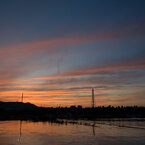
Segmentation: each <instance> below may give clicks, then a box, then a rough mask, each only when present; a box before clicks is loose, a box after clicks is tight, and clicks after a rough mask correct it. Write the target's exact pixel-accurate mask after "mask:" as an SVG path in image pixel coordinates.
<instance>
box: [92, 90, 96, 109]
mask: <svg viewBox="0 0 145 145" xmlns="http://www.w3.org/2000/svg"><path fill="white" fill-rule="evenodd" d="M94 107H95V100H94V88H92V108H94Z"/></svg>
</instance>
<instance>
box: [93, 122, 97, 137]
mask: <svg viewBox="0 0 145 145" xmlns="http://www.w3.org/2000/svg"><path fill="white" fill-rule="evenodd" d="M95 125H96V124H95V121H93V125H92V129H93V135H94V136H95Z"/></svg>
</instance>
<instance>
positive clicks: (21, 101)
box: [21, 93, 23, 103]
mask: <svg viewBox="0 0 145 145" xmlns="http://www.w3.org/2000/svg"><path fill="white" fill-rule="evenodd" d="M21 102H22V103H23V93H22V97H21Z"/></svg>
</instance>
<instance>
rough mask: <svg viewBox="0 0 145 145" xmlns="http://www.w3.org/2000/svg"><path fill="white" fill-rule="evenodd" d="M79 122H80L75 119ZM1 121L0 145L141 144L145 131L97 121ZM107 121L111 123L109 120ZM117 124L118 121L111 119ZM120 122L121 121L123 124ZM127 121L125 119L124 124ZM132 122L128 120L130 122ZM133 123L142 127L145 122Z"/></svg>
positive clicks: (144, 141) (144, 137) (142, 143)
mask: <svg viewBox="0 0 145 145" xmlns="http://www.w3.org/2000/svg"><path fill="white" fill-rule="evenodd" d="M78 122H79V121H78ZM100 123H101V122H97V121H84V122H83V121H80V122H79V123H75V121H72V123H69V122H61V123H52V122H28V121H0V145H18V144H22V145H47V144H51V145H56V144H57V145H68V144H69V145H82V144H83V145H108V144H109V145H113V144H117V145H122V144H123V145H130V144H132V145H137V144H139V145H144V144H145V130H144V129H135V128H125V127H124V128H122V127H118V126H112V125H111V126H110V125H109V122H107V121H106V123H107V124H105V123H104V124H100ZM110 124H113V123H111V122H110ZM114 124H115V125H116V124H120V122H114ZM122 124H123V123H122ZM125 124H127V122H126V123H125ZM130 124H131V123H130ZM133 125H136V126H137V125H139V126H145V123H144V122H136V124H135V122H134V123H133Z"/></svg>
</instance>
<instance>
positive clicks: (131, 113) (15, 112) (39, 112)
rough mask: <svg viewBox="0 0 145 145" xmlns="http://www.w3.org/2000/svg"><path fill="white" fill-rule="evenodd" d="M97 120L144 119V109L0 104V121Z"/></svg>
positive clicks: (131, 107) (15, 103)
mask: <svg viewBox="0 0 145 145" xmlns="http://www.w3.org/2000/svg"><path fill="white" fill-rule="evenodd" d="M98 118H145V107H138V106H129V107H123V106H121V107H120V106H118V107H113V106H108V107H104V106H101V107H95V108H82V107H81V106H77V107H75V106H71V107H57V108H52V107H47V108H44V107H38V106H36V105H34V104H31V103H21V102H0V120H34V121H38V120H42V121H43V120H56V119H90V120H94V119H98Z"/></svg>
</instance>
